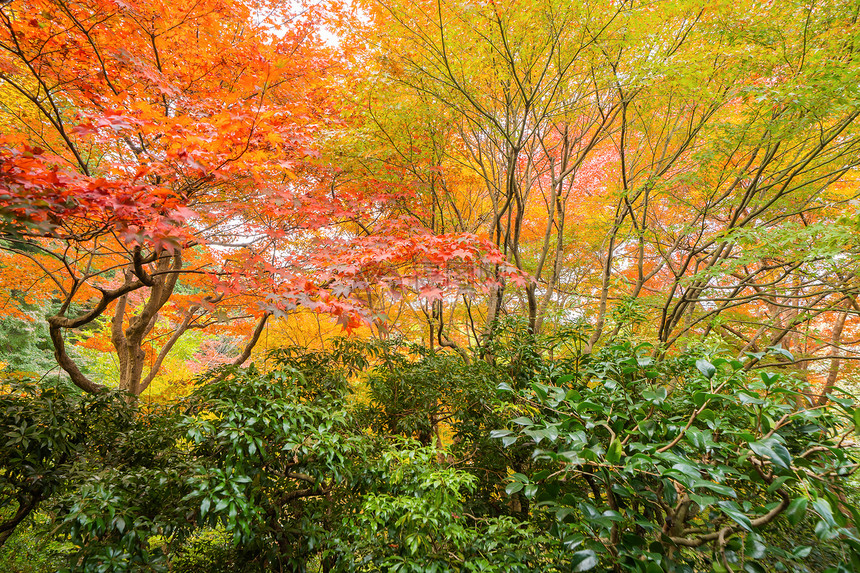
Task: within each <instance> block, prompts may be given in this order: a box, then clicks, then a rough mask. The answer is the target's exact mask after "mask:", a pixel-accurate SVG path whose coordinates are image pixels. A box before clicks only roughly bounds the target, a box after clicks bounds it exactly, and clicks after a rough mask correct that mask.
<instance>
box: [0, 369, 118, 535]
mask: <svg viewBox="0 0 860 573" xmlns="http://www.w3.org/2000/svg"><path fill="white" fill-rule="evenodd" d="M129 419H130V410H129V409H128V407H127V406H126V404H125V402H123V400H122V399H121V397H120V396H118V395H117V394H114V393H105V394H101V395H97V396H81V395H79V394H76V393H73V392H70V391H69V388H67V387H62V386H57V385H53V384H42V385H40V384H37V383H36V382H34V381H32V380H26V379H23V380H20V379H16V378H6V379H4V380H2V381H0V437H2V438H0V460H2V465H0V512H2V513H0V545H2V544H3V542H5V541H6V539H7V538H8V537H9V536H10V535H11V534H12V532H13V531H14V529H15V528H16V527H17V526H18V524H20V523H21V522H22V521H23V520H24V519H25V518H26V517H27V516H28V515H29V514H30V513H31V512H32V511H33V510H34V509H36V508H37V507H39V505H40V504H42V503H43V502H44V501H45V500H46V499H48V498H50V497H51V496H52V495H55V494H57V493H58V492H60V491H62V490H63V489H64V488H65V487H67V485H68V484H69V483H70V482H73V481H74V479H75V475H76V471H77V470H76V468H77V466H78V465H79V464H81V463H82V460H84V459H85V458H86V456H87V455H88V453H89V452H91V451H93V450H104V449H106V448H107V447H108V444H109V443H110V439H111V438H112V437H113V436H114V435H115V433H116V431H117V428H118V427H121V426H123V425H124V424H125V423H126V422H127V421H128V420H129Z"/></svg>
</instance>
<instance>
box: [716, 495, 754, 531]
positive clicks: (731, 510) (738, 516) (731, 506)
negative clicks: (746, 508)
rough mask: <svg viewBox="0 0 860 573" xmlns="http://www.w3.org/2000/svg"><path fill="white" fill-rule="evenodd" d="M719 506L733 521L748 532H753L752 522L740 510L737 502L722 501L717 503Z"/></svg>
mask: <svg viewBox="0 0 860 573" xmlns="http://www.w3.org/2000/svg"><path fill="white" fill-rule="evenodd" d="M717 506H719V508H720V510H721V511H722V512H723V513H725V514H726V515H728V516H729V517H730V518H732V520H734V521H735V522H736V523H737V524H738V525H740V526H741V527H743V528H744V529H746V530H747V531H752V521H750V518H749V517H747V516H746V514H745V513H744V512H742V511H741V510H740V509H739V508H738V506H737V504H736V503H735V502H733V501H721V502H718V503H717Z"/></svg>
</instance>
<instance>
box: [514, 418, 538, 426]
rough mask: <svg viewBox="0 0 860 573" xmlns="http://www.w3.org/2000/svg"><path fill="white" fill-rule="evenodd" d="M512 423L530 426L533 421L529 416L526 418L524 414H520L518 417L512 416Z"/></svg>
mask: <svg viewBox="0 0 860 573" xmlns="http://www.w3.org/2000/svg"><path fill="white" fill-rule="evenodd" d="M511 421H512V422H513V423H514V424H519V425H520V426H531V425H532V424H533V423H534V422H532V420H531V418H526V417H525V416H520V417H519V418H514V419H513V420H511Z"/></svg>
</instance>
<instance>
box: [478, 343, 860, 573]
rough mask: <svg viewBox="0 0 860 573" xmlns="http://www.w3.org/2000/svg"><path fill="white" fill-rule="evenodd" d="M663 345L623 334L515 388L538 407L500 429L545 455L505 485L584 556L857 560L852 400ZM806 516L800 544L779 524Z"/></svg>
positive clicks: (601, 563)
mask: <svg viewBox="0 0 860 573" xmlns="http://www.w3.org/2000/svg"><path fill="white" fill-rule="evenodd" d="M651 350H652V349H651V347H650V346H648V345H640V346H637V347H633V346H631V345H630V344H623V345H619V346H615V347H611V348H607V349H605V350H603V351H602V352H600V353H598V354H597V355H596V356H594V357H592V358H591V360H590V362H589V364H588V366H587V368H585V369H584V370H583V371H582V372H580V373H579V374H578V375H573V374H570V375H562V376H554V377H549V378H544V379H543V380H541V379H538V378H536V379H535V380H534V381H533V382H532V383H531V384H530V386H529V387H528V388H525V389H521V390H520V391H518V392H516V395H517V397H518V398H519V399H520V400H522V401H523V402H524V403H525V404H528V405H529V406H531V412H530V414H529V415H524V416H520V417H518V418H515V419H513V420H512V421H511V423H510V425H509V427H508V429H503V430H497V431H496V432H494V434H493V435H494V436H495V437H496V438H498V439H500V440H502V441H503V442H504V443H505V444H506V445H508V446H512V445H514V444H521V443H528V444H530V445H531V447H532V449H533V456H534V459H535V461H536V462H538V463H540V464H542V467H541V468H540V469H539V471H534V472H532V473H530V474H529V475H526V474H524V473H516V474H514V475H513V477H512V479H511V480H510V483H509V484H508V485H507V492H508V493H509V494H522V495H524V496H525V497H526V498H528V499H530V500H532V503H533V507H534V508H535V510H534V512H533V519H538V520H540V519H543V520H544V521H543V523H545V525H544V527H545V528H546V530H547V531H549V532H551V533H552V534H553V535H555V536H556V537H557V538H558V539H559V540H561V541H562V542H563V543H564V544H565V545H566V546H567V547H569V548H570V550H571V551H572V552H573V554H572V556H571V565H572V567H573V570H575V571H588V570H592V569H595V570H596V569H598V568H600V567H603V568H609V569H611V570H615V571H638V572H641V573H659V572H660V571H668V572H677V573H682V572H685V571H686V572H692V571H714V572H716V573H724V572H727V571H746V572H748V573H763V572H765V571H813V570H818V571H821V570H823V569H826V571H828V572H833V573H835V572H841V571H849V570H852V568H858V567H860V559H858V557H860V541H858V538H857V530H856V528H855V527H854V525H853V524H855V523H857V522H858V519H860V512H858V510H857V508H856V507H854V505H853V504H852V503H851V502H850V501H849V499H848V498H847V497H846V496H845V487H844V482H845V478H846V477H847V476H849V475H851V474H852V473H853V472H854V470H855V469H856V467H857V459H858V458H857V450H856V445H855V443H854V439H853V436H854V434H855V433H856V431H857V421H858V419H860V411H858V410H856V409H855V406H854V404H853V402H851V401H850V400H846V399H842V398H839V397H836V396H834V397H833V400H834V402H835V406H834V407H831V408H821V407H815V406H813V405H811V404H810V402H809V400H808V399H807V393H806V390H807V388H805V387H804V386H803V385H802V384H801V383H799V382H798V381H797V380H795V379H794V378H792V377H791V376H789V375H785V374H782V373H780V372H779V371H778V370H776V369H775V368H761V369H757V370H751V369H749V368H747V367H746V366H747V364H746V361H744V360H735V359H730V358H725V357H720V356H713V357H710V358H708V357H704V358H698V359H695V358H693V357H689V356H683V357H680V358H677V359H667V360H662V361H658V360H654V359H653V358H651V356H650V352H651ZM774 351H775V352H778V353H784V351H782V350H780V349H775V350H774ZM756 358H761V357H760V356H759V357H756ZM503 389H505V390H508V391H511V392H514V391H513V389H511V388H510V387H509V386H503ZM804 520H806V522H807V523H813V524H814V535H812V536H810V538H807V539H804V540H803V541H802V544H801V545H790V544H788V543H785V542H784V541H781V540H780V539H778V538H775V537H774V536H773V535H768V534H767V532H768V531H769V530H771V529H773V528H778V527H780V526H782V524H785V523H786V522H787V524H790V525H791V526H792V527H794V526H798V525H799V524H801V523H802V522H804ZM823 543H830V544H838V545H839V546H840V551H839V556H838V557H835V558H834V557H833V555H831V559H832V562H831V563H829V564H826V563H825V564H821V567H822V568H821V569H811V568H807V566H806V565H805V563H806V562H807V559H808V556H809V554H810V552H816V551H819V548H818V547H815V546H817V545H819V544H823ZM819 553H820V551H819ZM819 557H821V554H820V555H819Z"/></svg>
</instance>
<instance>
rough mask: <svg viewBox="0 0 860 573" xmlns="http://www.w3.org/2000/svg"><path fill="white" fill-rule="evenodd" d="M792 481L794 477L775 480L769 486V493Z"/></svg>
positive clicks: (782, 477)
mask: <svg viewBox="0 0 860 573" xmlns="http://www.w3.org/2000/svg"><path fill="white" fill-rule="evenodd" d="M790 479H794V477H793V476H781V477H778V478H776V479H775V480H773V483H772V484H770V485H769V486H767V493H773V492H775V491H776V490H778V489H779V488H781V487H782V486H783V485H785V482H787V481H788V480H790Z"/></svg>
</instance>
